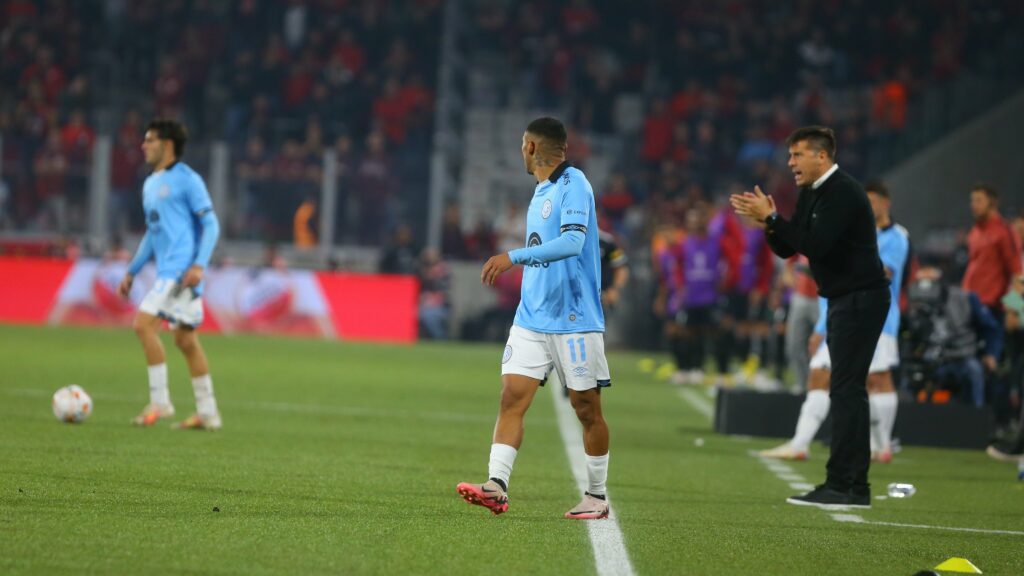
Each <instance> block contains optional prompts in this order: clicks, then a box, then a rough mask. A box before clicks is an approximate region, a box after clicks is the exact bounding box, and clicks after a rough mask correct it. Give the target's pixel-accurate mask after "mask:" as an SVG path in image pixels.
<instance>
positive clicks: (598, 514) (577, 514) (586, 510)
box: [565, 492, 609, 520]
mask: <svg viewBox="0 0 1024 576" xmlns="http://www.w3.org/2000/svg"><path fill="white" fill-rule="evenodd" d="M608 511H609V507H608V501H607V500H602V499H600V498H595V497H593V496H591V495H590V492H587V493H586V494H584V495H583V500H580V503H579V504H577V505H576V506H575V507H574V508H573V509H572V510H569V511H568V512H566V513H565V517H566V518H570V519H572V520H600V519H602V518H607V517H608Z"/></svg>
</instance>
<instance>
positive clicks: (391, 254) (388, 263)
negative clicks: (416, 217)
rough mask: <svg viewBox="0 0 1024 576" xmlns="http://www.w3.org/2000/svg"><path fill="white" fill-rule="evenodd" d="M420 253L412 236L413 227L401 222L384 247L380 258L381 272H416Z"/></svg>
mask: <svg viewBox="0 0 1024 576" xmlns="http://www.w3.org/2000/svg"><path fill="white" fill-rule="evenodd" d="M418 253H419V250H418V249H417V248H416V244H415V242H414V240H413V237H412V228H409V226H407V225H405V224H400V225H399V226H398V227H396V228H395V231H394V234H393V235H392V237H391V241H390V242H389V243H388V245H387V246H386V247H385V248H384V254H383V256H382V257H381V260H380V266H379V270H380V273H381V274H416V273H417V270H418V256H417V255H418Z"/></svg>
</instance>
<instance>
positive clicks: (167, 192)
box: [157, 184, 171, 198]
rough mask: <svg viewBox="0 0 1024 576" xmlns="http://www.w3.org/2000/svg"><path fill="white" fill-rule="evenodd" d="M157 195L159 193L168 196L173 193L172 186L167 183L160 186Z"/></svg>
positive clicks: (161, 195) (163, 196)
mask: <svg viewBox="0 0 1024 576" xmlns="http://www.w3.org/2000/svg"><path fill="white" fill-rule="evenodd" d="M157 195H159V196H160V197H161V198H167V197H168V196H170V195H171V187H170V186H168V185H167V184H164V185H162V186H160V189H159V190H157Z"/></svg>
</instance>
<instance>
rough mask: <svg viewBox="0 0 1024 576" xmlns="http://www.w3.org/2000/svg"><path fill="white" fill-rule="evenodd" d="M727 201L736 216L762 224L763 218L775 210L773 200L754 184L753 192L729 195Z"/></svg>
mask: <svg viewBox="0 0 1024 576" xmlns="http://www.w3.org/2000/svg"><path fill="white" fill-rule="evenodd" d="M729 203H730V204H732V207H733V209H734V210H735V211H736V214H737V215H738V216H741V217H743V218H749V219H750V220H753V221H754V222H756V223H758V224H764V221H765V219H766V218H768V216H770V215H771V214H772V213H773V212H775V200H774V199H773V198H772V197H771V196H768V195H766V194H765V193H764V192H762V191H761V187H760V186H754V191H753V192H749V191H747V192H744V193H743V194H733V195H732V196H729Z"/></svg>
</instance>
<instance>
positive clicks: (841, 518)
mask: <svg viewBox="0 0 1024 576" xmlns="http://www.w3.org/2000/svg"><path fill="white" fill-rule="evenodd" d="M832 519H833V520H835V521H836V522H851V523H854V524H871V525H873V526H895V527H897V528H927V529H930V530H948V531H952V532H975V533H979V534H1007V535H1010V536H1024V532H1020V531H1017V530H989V529H986V528H960V527H957V526H929V525H927V524H901V523H899V522H878V521H876V520H865V519H864V518H862V517H861V516H857V515H856V514H833V515H832Z"/></svg>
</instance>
